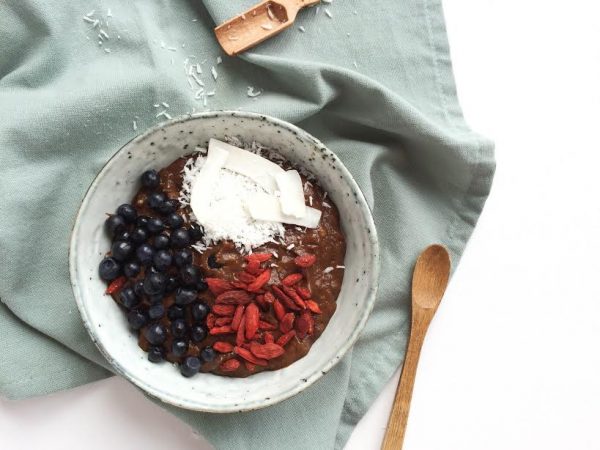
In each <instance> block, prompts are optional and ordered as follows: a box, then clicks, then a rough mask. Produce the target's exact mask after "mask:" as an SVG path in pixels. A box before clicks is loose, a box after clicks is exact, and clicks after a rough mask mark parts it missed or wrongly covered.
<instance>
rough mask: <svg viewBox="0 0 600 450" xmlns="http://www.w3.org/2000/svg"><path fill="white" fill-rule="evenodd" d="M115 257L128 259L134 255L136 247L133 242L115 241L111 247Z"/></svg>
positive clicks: (119, 259)
mask: <svg viewBox="0 0 600 450" xmlns="http://www.w3.org/2000/svg"><path fill="white" fill-rule="evenodd" d="M110 251H111V253H112V256H113V258H115V259H116V260H117V261H127V260H128V259H129V258H131V257H132V256H133V251H134V247H133V244H132V243H131V242H127V241H115V242H113V245H112V247H111V248H110Z"/></svg>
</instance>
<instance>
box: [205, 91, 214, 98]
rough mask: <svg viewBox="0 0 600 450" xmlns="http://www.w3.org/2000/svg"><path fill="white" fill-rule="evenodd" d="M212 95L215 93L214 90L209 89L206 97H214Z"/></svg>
mask: <svg viewBox="0 0 600 450" xmlns="http://www.w3.org/2000/svg"><path fill="white" fill-rule="evenodd" d="M214 95H215V91H210V92H207V93H206V96H207V97H214Z"/></svg>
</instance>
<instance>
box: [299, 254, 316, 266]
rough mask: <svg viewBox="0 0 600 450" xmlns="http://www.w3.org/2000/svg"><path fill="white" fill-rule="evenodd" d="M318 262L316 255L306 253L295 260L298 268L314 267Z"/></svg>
mask: <svg viewBox="0 0 600 450" xmlns="http://www.w3.org/2000/svg"><path fill="white" fill-rule="evenodd" d="M316 261H317V257H316V256H315V255H311V254H310V253H305V254H304V255H302V256H296V258H294V263H295V264H296V265H297V266H298V267H302V268H307V267H310V266H312V265H313V264H314V263H315V262H316Z"/></svg>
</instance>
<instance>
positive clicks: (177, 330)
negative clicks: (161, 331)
mask: <svg viewBox="0 0 600 450" xmlns="http://www.w3.org/2000/svg"><path fill="white" fill-rule="evenodd" d="M186 331H187V325H186V324H185V320H183V319H175V320H174V321H173V322H172V323H171V334H172V335H173V336H174V337H176V338H181V337H183V336H185V333H186Z"/></svg>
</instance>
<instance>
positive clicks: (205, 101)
mask: <svg viewBox="0 0 600 450" xmlns="http://www.w3.org/2000/svg"><path fill="white" fill-rule="evenodd" d="M207 104H208V100H207V99H206V95H203V96H202V106H204V107H205V108H206V105H207Z"/></svg>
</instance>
